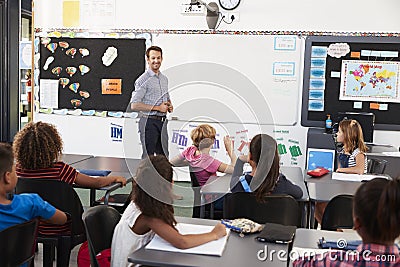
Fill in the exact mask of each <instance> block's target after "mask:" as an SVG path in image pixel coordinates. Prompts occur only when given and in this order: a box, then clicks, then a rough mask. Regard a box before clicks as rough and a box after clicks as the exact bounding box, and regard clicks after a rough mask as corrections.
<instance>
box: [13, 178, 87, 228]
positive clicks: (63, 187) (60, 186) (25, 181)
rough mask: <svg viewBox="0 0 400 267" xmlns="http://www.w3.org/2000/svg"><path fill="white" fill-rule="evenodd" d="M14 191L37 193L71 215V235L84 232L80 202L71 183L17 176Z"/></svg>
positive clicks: (18, 192)
mask: <svg viewBox="0 0 400 267" xmlns="http://www.w3.org/2000/svg"><path fill="white" fill-rule="evenodd" d="M16 193H17V194H21V193H36V194H38V195H39V196H40V197H41V198H43V199H44V200H46V201H47V202H49V203H50V204H51V205H53V206H54V207H56V208H57V209H59V210H62V211H64V212H67V213H69V214H70V215H71V219H72V223H71V233H72V235H80V234H84V233H85V228H84V226H83V222H82V214H83V207H82V203H81V200H80V198H79V196H78V194H77V193H76V192H75V190H74V188H73V187H72V186H71V185H69V184H67V183H65V182H62V181H58V180H54V179H38V178H36V179H34V178H18V183H17V187H16Z"/></svg>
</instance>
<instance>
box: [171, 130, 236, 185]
mask: <svg viewBox="0 0 400 267" xmlns="http://www.w3.org/2000/svg"><path fill="white" fill-rule="evenodd" d="M215 135H216V131H215V129H214V128H213V127H212V126H210V125H208V124H201V125H199V126H197V127H196V128H195V129H193V131H192V132H191V134H190V137H191V138H192V141H193V145H192V146H190V147H188V148H186V149H185V150H184V151H183V152H182V154H181V155H179V156H176V157H175V158H173V159H172V160H171V164H172V165H173V166H187V165H189V166H190V167H191V168H192V171H193V172H194V173H195V174H196V177H197V180H198V182H199V184H200V186H203V185H204V184H205V183H206V182H207V180H208V179H209V178H210V176H215V175H216V172H217V171H219V172H224V173H232V172H233V167H234V165H235V163H236V156H235V153H233V149H232V142H231V140H230V139H229V137H228V136H225V137H224V145H225V149H226V152H227V153H228V156H229V158H230V159H231V162H230V164H226V163H223V162H221V161H219V160H217V159H215V158H213V157H212V156H211V155H210V150H211V148H212V146H213V145H214V142H215Z"/></svg>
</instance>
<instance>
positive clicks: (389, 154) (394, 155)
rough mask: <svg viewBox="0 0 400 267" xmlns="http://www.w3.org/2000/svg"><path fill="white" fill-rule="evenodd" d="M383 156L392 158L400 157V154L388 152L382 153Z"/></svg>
mask: <svg viewBox="0 0 400 267" xmlns="http://www.w3.org/2000/svg"><path fill="white" fill-rule="evenodd" d="M382 154H383V155H386V156H391V157H400V152H397V151H390V152H389V151H387V152H382Z"/></svg>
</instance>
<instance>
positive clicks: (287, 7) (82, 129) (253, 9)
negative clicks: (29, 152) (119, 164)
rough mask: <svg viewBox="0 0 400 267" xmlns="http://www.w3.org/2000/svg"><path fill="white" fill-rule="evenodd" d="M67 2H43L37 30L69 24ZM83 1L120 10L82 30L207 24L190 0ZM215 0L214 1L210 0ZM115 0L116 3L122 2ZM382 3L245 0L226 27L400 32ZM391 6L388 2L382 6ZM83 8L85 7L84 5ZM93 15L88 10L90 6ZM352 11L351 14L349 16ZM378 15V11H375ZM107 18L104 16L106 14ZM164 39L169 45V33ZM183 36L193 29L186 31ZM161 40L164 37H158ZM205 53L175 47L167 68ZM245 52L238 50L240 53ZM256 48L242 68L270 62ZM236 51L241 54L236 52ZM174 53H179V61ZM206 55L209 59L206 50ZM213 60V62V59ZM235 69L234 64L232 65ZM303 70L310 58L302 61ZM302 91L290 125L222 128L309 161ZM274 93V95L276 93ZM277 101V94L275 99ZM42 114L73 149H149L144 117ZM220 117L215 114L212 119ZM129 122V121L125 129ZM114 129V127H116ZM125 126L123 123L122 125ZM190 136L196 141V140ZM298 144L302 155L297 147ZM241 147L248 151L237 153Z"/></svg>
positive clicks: (380, 139)
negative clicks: (274, 143)
mask: <svg viewBox="0 0 400 267" xmlns="http://www.w3.org/2000/svg"><path fill="white" fill-rule="evenodd" d="M63 2H64V1H62V0H35V1H34V5H35V6H34V15H35V25H34V26H35V28H53V29H54V28H63V27H64V24H63V23H64V22H63ZM80 2H81V3H86V4H87V6H90V3H92V4H94V3H96V2H98V3H100V2H101V3H103V4H104V3H108V4H109V5H108V7H115V9H113V10H112V12H111V13H110V12H109V13H107V16H108V17H107V19H102V17H101V16H99V18H98V19H96V18H97V17H96V15H98V13H95V12H94V13H93V14H92V16H91V19H90V20H87V19H84V18H82V17H81V24H80V25H79V26H77V28H85V29H90V30H91V31H97V30H98V31H107V30H109V29H132V30H146V29H149V30H207V24H206V20H205V17H204V16H187V15H186V16H184V15H181V14H180V4H181V3H186V2H189V0H187V1H165V0H148V1H139V0H133V1H132V0H110V1H104V0H102V1H89V0H81V1H80ZM207 2H208V1H207ZM114 3H115V5H114ZM379 5H380V4H379V3H377V2H376V1H372V0H367V1H360V0H356V1H345V0H338V1H334V2H331V5H330V6H329V5H328V4H327V3H326V2H324V3H321V1H315V0H305V1H295V0H288V1H283V2H282V1H263V0H253V1H250V0H242V1H241V4H240V6H239V8H238V9H237V10H235V12H238V13H239V17H240V21H237V22H234V23H232V24H230V25H227V24H225V23H221V25H220V28H219V30H228V31H269V30H277V31H279V30H280V31H321V32H330V31H331V32H349V33H350V32H400V17H399V16H398V15H397V11H398V10H400V9H399V7H400V1H397V0H387V1H385V3H384V6H385V7H384V8H383V10H384V12H385V15H384V16H379V21H377V19H376V16H375V15H373V14H374V12H375V11H376V10H379V9H380V8H379ZM381 5H383V4H381ZM81 11H82V10H81ZM85 12H86V14H87V10H86V11H85ZM346 14H348V15H347V17H346ZM368 14H371V16H368ZM103 18H104V16H103ZM158 37H159V39H158V40H160V41H159V43H156V44H157V45H160V46H163V41H161V40H162V38H161V37H162V36H158ZM181 38H182V40H184V39H185V35H184V34H183V35H182V36H181ZM154 39H155V40H157V35H155V38H154ZM204 52H205V51H181V50H179V49H177V50H173V51H171V49H169V50H168V51H167V53H168V60H165V62H164V65H163V67H173V66H176V65H179V64H180V63H183V62H190V61H191V58H192V57H193V56H194V58H195V59H196V60H198V58H199V57H200V58H201V53H204ZM240 52H241V51H237V53H240ZM263 52H264V51H254V52H253V53H254V58H253V59H252V60H250V63H249V62H248V61H243V62H237V65H238V66H242V68H244V69H245V71H244V72H246V71H247V72H250V73H251V71H252V69H254V68H260V67H262V66H263V63H264V62H263V61H260V60H258V59H259V58H260V57H259V56H258V54H259V53H263ZM231 56H232V57H235V54H232V55H231ZM174 58H179V61H178V60H177V59H175V61H174ZM205 58H207V57H206V56H205ZM206 61H207V62H211V63H219V62H213V60H212V59H209V58H207V60H206ZM228 67H230V65H228ZM298 67H299V68H300V70H301V68H302V59H301V60H300V63H299V66H298ZM296 78H297V79H300V81H301V78H302V72H301V71H299V72H298V73H296ZM296 86H297V92H294V94H293V95H294V97H296V98H297V101H295V102H294V104H291V105H287V106H285V107H284V109H282V112H285V113H291V114H295V116H294V117H295V123H294V125H293V126H290V125H280V124H277V125H272V126H271V125H252V124H244V125H242V124H232V123H229V124H222V125H220V124H218V123H214V124H213V125H214V126H215V127H216V128H217V129H218V130H219V133H220V135H221V136H223V135H224V134H229V135H231V136H233V138H234V140H235V143H236V148H237V149H238V144H239V143H240V141H241V140H246V139H247V140H248V139H250V138H251V136H253V135H254V134H256V133H258V132H266V133H269V134H271V135H274V137H275V138H276V139H277V140H278V143H281V144H282V145H283V146H284V147H285V149H286V153H284V154H281V158H282V163H283V164H284V165H288V166H289V165H294V166H300V167H304V162H305V159H304V155H305V154H306V151H305V150H306V149H305V148H306V133H307V128H304V127H301V126H300V109H301V101H300V100H301V99H300V97H298V95H300V96H301V90H302V84H301V82H299V83H298V84H297V85H296ZM268 97H270V95H267V96H266V98H267V99H268ZM268 101H274V99H273V98H272V99H268ZM34 120H44V121H49V122H52V123H54V124H56V125H58V127H59V129H60V131H61V132H62V135H63V139H64V142H65V151H66V152H67V153H78V154H79V153H81V154H88V153H90V152H92V153H93V154H96V155H108V156H117V157H124V156H126V157H139V156H140V154H141V151H140V144H139V140H138V135H137V120H136V119H118V118H92V117H90V118H85V117H81V116H78V117H74V116H66V117H64V118H60V116H57V115H47V114H36V115H35V117H34ZM211 121H212V120H211ZM121 126H122V127H121ZM194 126H195V125H193V124H190V123H188V122H184V121H172V122H171V123H170V127H169V131H170V136H171V137H172V136H173V135H174V133H181V134H182V135H184V136H185V137H186V138H188V136H189V134H188V132H189V130H190V129H191V128H192V127H194ZM113 127H114V128H113ZM115 127H121V128H123V141H122V140H115V138H114V139H113V138H112V137H111V136H110V132H111V131H112V129H115ZM121 128H119V129H121ZM374 140H375V141H376V142H377V143H385V144H386V143H391V144H394V145H395V146H400V138H399V135H398V133H396V132H385V131H376V133H375V136H374ZM189 142H190V141H189ZM182 147H183V146H182V145H181V144H179V143H172V144H171V155H175V154H177V153H178V152H179V151H180V150H182ZM295 148H299V149H297V151H298V150H300V153H295V152H293V151H296V149H295ZM237 152H238V153H241V151H237ZM216 153H219V154H218V157H219V158H220V159H221V160H224V161H227V156H226V155H225V153H224V151H223V150H222V149H221V150H218V151H217V152H216Z"/></svg>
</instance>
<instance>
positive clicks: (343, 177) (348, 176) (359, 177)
mask: <svg viewBox="0 0 400 267" xmlns="http://www.w3.org/2000/svg"><path fill="white" fill-rule="evenodd" d="M377 177H379V178H385V179H387V178H388V177H386V176H384V175H376V174H353V173H341V172H333V173H332V179H333V180H340V181H353V182H362V181H369V180H372V179H374V178H377Z"/></svg>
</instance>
